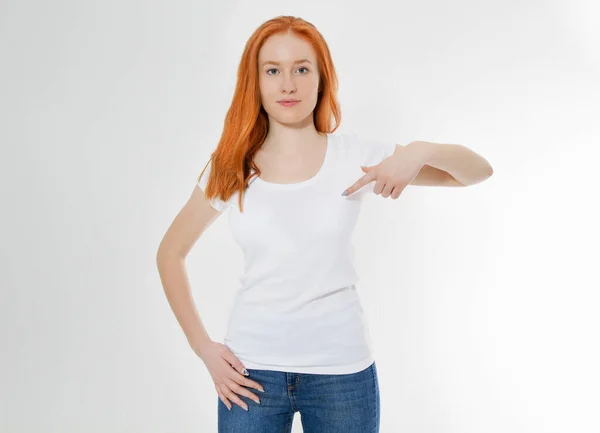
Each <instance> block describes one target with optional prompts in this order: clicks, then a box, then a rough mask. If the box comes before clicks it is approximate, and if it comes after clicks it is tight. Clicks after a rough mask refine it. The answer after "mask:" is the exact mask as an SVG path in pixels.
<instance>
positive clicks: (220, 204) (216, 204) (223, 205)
mask: <svg viewBox="0 0 600 433" xmlns="http://www.w3.org/2000/svg"><path fill="white" fill-rule="evenodd" d="M211 169H212V160H211V161H209V163H208V165H207V166H206V170H204V173H203V174H202V177H201V178H200V180H199V181H198V183H197V185H198V187H200V189H201V190H202V192H205V191H206V185H207V184H208V177H209V176H210V172H211ZM233 196H235V194H234V195H233ZM233 196H232V197H233ZM210 204H211V206H212V207H213V208H215V209H216V210H218V211H223V210H225V209H227V208H228V207H229V205H230V204H231V198H230V199H229V200H227V201H226V202H225V201H223V200H221V199H220V198H218V197H214V198H212V199H211V200H210Z"/></svg>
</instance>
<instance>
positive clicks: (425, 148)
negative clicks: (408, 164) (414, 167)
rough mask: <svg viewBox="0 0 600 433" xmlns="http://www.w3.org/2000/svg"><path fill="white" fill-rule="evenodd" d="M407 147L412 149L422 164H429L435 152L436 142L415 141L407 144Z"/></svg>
mask: <svg viewBox="0 0 600 433" xmlns="http://www.w3.org/2000/svg"><path fill="white" fill-rule="evenodd" d="M406 148H407V149H408V150H410V151H411V153H412V154H413V155H414V157H415V159H416V160H418V161H419V163H421V165H425V164H427V163H428V162H429V161H430V160H431V157H432V155H433V153H434V152H435V144H434V143H429V142H427V141H413V142H411V143H409V144H407V145H406Z"/></svg>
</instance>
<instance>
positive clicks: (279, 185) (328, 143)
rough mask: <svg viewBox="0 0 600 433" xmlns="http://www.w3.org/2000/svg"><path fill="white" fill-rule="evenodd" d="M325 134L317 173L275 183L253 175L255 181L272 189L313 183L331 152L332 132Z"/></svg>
mask: <svg viewBox="0 0 600 433" xmlns="http://www.w3.org/2000/svg"><path fill="white" fill-rule="evenodd" d="M325 136H326V137H327V141H326V145H325V156H324V157H323V162H322V163H321V167H320V168H319V171H317V174H315V175H314V176H313V177H311V178H308V179H306V180H303V181H300V182H295V183H275V182H268V181H266V180H263V179H261V178H260V177H258V176H255V181H256V183H260V184H261V185H264V186H266V187H268V188H272V189H298V188H303V187H305V186H309V185H312V184H314V183H315V182H316V181H317V180H319V178H320V177H321V175H322V173H323V171H324V169H325V166H326V165H327V160H328V159H329V154H330V153H331V141H332V140H331V137H332V134H330V133H325Z"/></svg>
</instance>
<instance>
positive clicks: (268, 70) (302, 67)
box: [266, 66, 308, 75]
mask: <svg viewBox="0 0 600 433" xmlns="http://www.w3.org/2000/svg"><path fill="white" fill-rule="evenodd" d="M298 69H306V71H308V68H306V67H305V66H300V67H299V68H298ZM276 70H277V68H271V69H267V71H266V72H267V75H273V74H269V72H270V71H276ZM302 75H304V74H302Z"/></svg>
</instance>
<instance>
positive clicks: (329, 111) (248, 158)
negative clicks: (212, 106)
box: [198, 16, 341, 212]
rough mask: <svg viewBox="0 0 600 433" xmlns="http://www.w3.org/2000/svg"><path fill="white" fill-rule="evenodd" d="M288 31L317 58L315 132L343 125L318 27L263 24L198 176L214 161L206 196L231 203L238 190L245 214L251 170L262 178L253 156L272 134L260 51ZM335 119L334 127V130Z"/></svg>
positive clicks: (299, 22)
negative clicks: (261, 78) (262, 86)
mask: <svg viewBox="0 0 600 433" xmlns="http://www.w3.org/2000/svg"><path fill="white" fill-rule="evenodd" d="M285 32H292V33H294V34H295V35H296V36H298V37H301V38H303V39H304V40H306V41H307V42H309V43H310V44H311V45H312V47H313V49H314V51H315V53H316V55H317V63H318V69H319V74H320V77H319V82H320V83H319V84H320V86H319V89H320V90H319V95H318V98H317V104H316V106H315V109H314V113H313V118H314V124H315V128H316V130H317V131H318V132H321V133H332V132H334V131H335V130H336V129H337V128H338V126H339V124H340V121H341V109H340V104H339V101H338V99H337V91H338V79H337V74H336V72H335V68H334V66H333V61H332V59H331V54H330V52H329V47H328V46H327V43H326V42H325V39H324V38H323V36H322V35H321V33H320V32H319V31H318V30H317V28H316V27H315V26H314V25H313V24H311V23H309V22H307V21H305V20H303V19H302V18H298V17H293V16H278V17H276V18H273V19H271V20H269V21H266V22H264V23H263V24H261V26H260V27H258V28H257V29H256V30H255V31H254V33H253V34H252V36H250V39H248V42H246V46H245V48H244V52H243V54H242V59H241V61H240V64H239V67H238V73H237V84H236V86H235V92H234V94H233V99H232V101H231V106H230V107H229V110H228V111H227V116H226V117H225V122H224V127H223V133H222V135H221V139H220V140H219V143H218V145H217V148H216V150H215V151H214V152H213V153H212V154H211V158H210V159H209V161H208V162H207V164H206V166H205V167H204V169H203V170H202V173H200V176H198V181H200V178H201V177H202V175H203V174H204V172H205V170H206V168H207V167H208V164H209V163H210V162H211V161H212V164H211V171H210V176H209V178H208V183H207V185H206V190H205V191H204V194H205V195H206V197H207V198H208V199H213V198H215V197H218V198H220V199H221V200H223V201H227V200H229V198H231V196H232V195H233V194H235V192H239V198H238V205H239V208H240V211H241V212H243V208H242V199H243V194H244V191H245V190H246V188H247V187H248V183H249V181H250V178H251V177H252V174H251V170H254V171H255V172H256V173H254V175H256V176H259V175H260V170H259V169H258V167H257V166H256V165H255V163H254V155H255V153H256V152H257V151H258V150H259V149H260V147H261V146H262V144H263V142H264V141H265V139H266V137H267V132H268V130H269V118H268V115H267V113H266V111H265V110H264V108H263V107H262V104H261V98H260V88H259V81H258V79H259V78H258V53H259V51H260V49H261V47H262V45H263V44H264V42H265V40H266V39H267V38H268V37H269V36H272V35H274V34H277V33H285ZM332 118H334V119H335V127H332V126H331V121H332Z"/></svg>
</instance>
